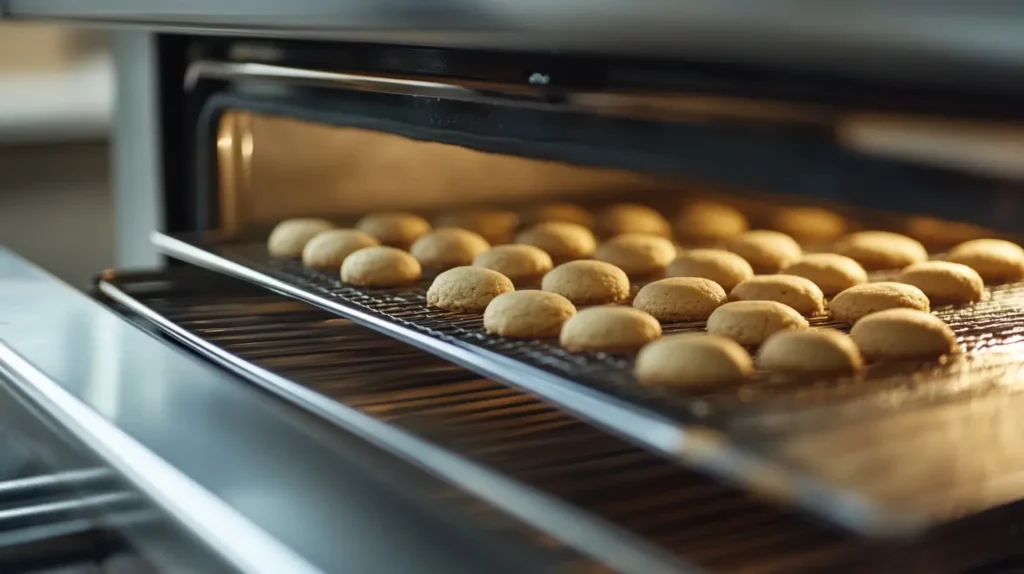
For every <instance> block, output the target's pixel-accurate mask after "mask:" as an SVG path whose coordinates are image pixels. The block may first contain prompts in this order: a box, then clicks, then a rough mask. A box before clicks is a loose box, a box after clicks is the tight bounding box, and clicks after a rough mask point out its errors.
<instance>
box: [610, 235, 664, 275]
mask: <svg viewBox="0 0 1024 574" xmlns="http://www.w3.org/2000/svg"><path fill="white" fill-rule="evenodd" d="M675 257H676V246H675V245H673V244H672V242H671V241H669V240H668V239H665V238H664V237H658V236H656V235H642V234H639V233H624V234H622V235H616V236H615V237H613V238H611V239H608V240H606V241H604V242H602V243H601V244H600V245H598V246H597V250H596V251H594V259H597V260H598V261H604V262H605V263H611V264H612V265H615V266H616V267H618V268H619V269H622V270H623V271H625V272H626V275H629V276H630V277H645V276H648V275H654V274H660V273H664V272H665V268H666V267H668V264H669V263H671V262H672V260H673V259H675Z"/></svg>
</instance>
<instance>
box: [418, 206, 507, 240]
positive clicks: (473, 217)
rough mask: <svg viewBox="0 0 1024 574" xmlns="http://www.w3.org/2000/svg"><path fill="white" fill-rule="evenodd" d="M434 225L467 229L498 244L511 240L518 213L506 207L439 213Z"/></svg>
mask: <svg viewBox="0 0 1024 574" xmlns="http://www.w3.org/2000/svg"><path fill="white" fill-rule="evenodd" d="M434 227H436V228H441V227H458V228H460V229H468V230H469V231H472V232H473V233H476V234H477V235H479V236H481V237H483V238H484V239H486V240H487V241H488V243H490V244H491V245H499V244H502V243H509V242H511V241H512V236H513V235H514V234H515V231H516V228H517V227H519V215H517V214H516V213H515V212H514V211H509V210H507V209H470V210H465V211H456V212H453V213H446V214H444V215H441V216H439V217H438V218H437V219H436V220H435V221H434Z"/></svg>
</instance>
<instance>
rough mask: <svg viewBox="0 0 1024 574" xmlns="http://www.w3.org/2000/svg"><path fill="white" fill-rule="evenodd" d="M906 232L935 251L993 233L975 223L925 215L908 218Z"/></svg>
mask: <svg viewBox="0 0 1024 574" xmlns="http://www.w3.org/2000/svg"><path fill="white" fill-rule="evenodd" d="M904 230H905V231H906V234H907V235H909V236H910V237H913V238H914V239H916V240H918V241H920V242H921V243H923V244H924V245H926V246H928V247H931V248H933V249H934V250H935V251H942V250H945V249H949V248H950V247H953V246H954V245H957V244H959V243H963V242H965V241H970V240H972V239H981V238H983V237H986V236H988V235H991V234H992V232H991V231H988V230H987V229H985V228H983V227H979V226H977V225H974V224H973V223H965V222H962V221H944V220H942V219H936V218H934V217H928V216H925V215H915V216H911V217H909V218H907V221H906V227H905V228H904Z"/></svg>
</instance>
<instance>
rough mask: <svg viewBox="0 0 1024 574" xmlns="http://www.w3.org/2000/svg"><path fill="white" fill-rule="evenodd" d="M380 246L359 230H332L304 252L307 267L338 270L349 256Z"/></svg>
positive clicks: (314, 240)
mask: <svg viewBox="0 0 1024 574" xmlns="http://www.w3.org/2000/svg"><path fill="white" fill-rule="evenodd" d="M377 245H380V241H377V238H375V237H373V236H372V235H369V234H366V233H363V232H362V231H359V230H358V229H330V230H327V231H322V232H320V233H318V234H317V235H316V236H315V237H313V239H310V240H309V243H307V244H306V247H305V248H303V250H302V264H303V265H305V266H306V267H319V268H333V269H338V268H340V267H341V263H342V262H343V261H345V258H346V257H348V256H349V255H351V254H353V253H355V252H356V251H359V250H360V249H362V248H364V247H374V246H377Z"/></svg>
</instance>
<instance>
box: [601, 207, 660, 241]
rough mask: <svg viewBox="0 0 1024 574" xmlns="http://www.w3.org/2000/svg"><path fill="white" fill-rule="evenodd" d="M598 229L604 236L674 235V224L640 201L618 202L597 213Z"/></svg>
mask: <svg viewBox="0 0 1024 574" xmlns="http://www.w3.org/2000/svg"><path fill="white" fill-rule="evenodd" d="M597 229H598V232H599V233H600V234H601V235H602V236H604V237H615V236H616V235H622V234H623V233H644V234H647V235H657V236H658V237H672V226H671V225H669V222H668V220H666V219H665V218H664V217H662V215H661V214H660V213H658V212H657V211H655V210H654V209H651V208H650V207H647V206H646V205H640V204H639V203H617V204H615V205H611V206H608V207H606V208H605V209H603V210H602V211H601V212H600V213H598V215H597Z"/></svg>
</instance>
